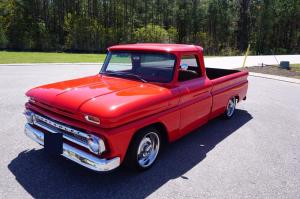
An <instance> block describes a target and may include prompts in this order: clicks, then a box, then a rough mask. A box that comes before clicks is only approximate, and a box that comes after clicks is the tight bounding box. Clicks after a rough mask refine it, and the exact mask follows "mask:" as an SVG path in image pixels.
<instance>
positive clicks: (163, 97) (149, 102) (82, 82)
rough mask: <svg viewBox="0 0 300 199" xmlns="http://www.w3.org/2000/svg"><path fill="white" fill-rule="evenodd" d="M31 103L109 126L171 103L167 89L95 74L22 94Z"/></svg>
mask: <svg viewBox="0 0 300 199" xmlns="http://www.w3.org/2000/svg"><path fill="white" fill-rule="evenodd" d="M26 95H27V96H29V97H31V98H33V99H34V100H35V101H38V102H40V103H43V104H46V105H48V106H51V107H54V108H57V109H60V110H63V111H66V112H69V113H83V114H88V115H92V116H96V117H99V118H100V122H101V125H102V126H105V127H113V126H117V125H120V124H121V123H125V122H129V121H131V120H134V119H137V118H139V117H142V116H145V115H146V114H153V113H155V112H158V111H162V110H164V109H167V108H168V107H169V106H170V105H172V104H174V102H173V101H172V100H170V99H171V98H174V94H172V93H171V91H170V90H169V89H167V88H164V87H160V86H157V85H154V84H150V83H143V82H138V81H133V80H128V79H122V78H116V77H108V76H103V75H95V76H90V77H85V78H80V79H74V80H68V81H63V82H58V83H53V84H47V85H44V86H40V87H37V88H33V89H31V90H29V91H28V92H27V93H26Z"/></svg>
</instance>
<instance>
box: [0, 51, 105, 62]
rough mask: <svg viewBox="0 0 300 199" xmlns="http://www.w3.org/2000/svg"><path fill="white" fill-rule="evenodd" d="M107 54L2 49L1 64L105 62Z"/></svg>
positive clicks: (0, 52)
mask: <svg viewBox="0 0 300 199" xmlns="http://www.w3.org/2000/svg"><path fill="white" fill-rule="evenodd" d="M105 56H106V55H105V54H79V53H45V52H7V51H0V64H14V63H83V62H92V63H99V62H103V61H104V58H105Z"/></svg>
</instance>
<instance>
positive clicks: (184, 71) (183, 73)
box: [178, 55, 202, 82]
mask: <svg viewBox="0 0 300 199" xmlns="http://www.w3.org/2000/svg"><path fill="white" fill-rule="evenodd" d="M201 76H202V74H201V70H200V67H199V64H198V61H197V58H196V55H183V56H182V57H181V61H180V70H179V74H178V81H180V82H182V81H187V80H191V79H195V78H198V77H201Z"/></svg>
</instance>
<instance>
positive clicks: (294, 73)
mask: <svg viewBox="0 0 300 199" xmlns="http://www.w3.org/2000/svg"><path fill="white" fill-rule="evenodd" d="M248 71H249V72H254V73H263V74H269V75H278V76H284V77H291V78H297V79H300V64H297V65H291V66H290V69H289V70H287V69H282V68H280V67H278V66H253V67H248Z"/></svg>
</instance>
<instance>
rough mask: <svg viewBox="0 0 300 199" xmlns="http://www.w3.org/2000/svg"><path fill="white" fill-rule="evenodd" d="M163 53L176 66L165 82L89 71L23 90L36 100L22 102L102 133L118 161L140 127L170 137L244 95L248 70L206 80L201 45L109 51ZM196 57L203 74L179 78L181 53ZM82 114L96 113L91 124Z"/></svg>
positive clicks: (140, 46) (122, 47)
mask: <svg viewBox="0 0 300 199" xmlns="http://www.w3.org/2000/svg"><path fill="white" fill-rule="evenodd" d="M120 50H121V51H150V52H165V53H170V54H174V55H175V56H176V70H175V73H174V77H173V80H172V81H171V82H170V83H143V82H139V81H134V80H129V79H122V78H119V77H109V76H104V75H100V74H97V75H94V76H90V77H85V78H80V79H74V80H68V81H63V82H58V83H54V84H48V85H44V86H40V87H37V88H34V89H31V90H30V91H28V92H27V93H26V95H27V96H29V97H31V98H33V99H34V100H35V102H34V103H33V102H28V103H26V107H27V108H28V109H31V110H33V111H36V112H38V113H40V114H43V115H45V116H48V117H50V118H53V119H55V120H57V121H60V122H63V123H66V124H68V125H71V126H74V127H77V128H79V129H83V130H85V131H87V132H90V133H93V134H96V135H98V136H100V137H102V138H104V140H105V143H106V146H107V148H108V149H109V150H108V152H106V153H104V154H102V155H101V157H105V158H113V157H117V156H119V157H120V158H121V161H122V160H123V159H124V157H125V155H126V151H127V148H128V146H129V143H130V141H131V139H132V137H133V135H134V134H135V133H136V132H137V131H138V130H139V129H141V128H143V127H145V126H148V125H151V124H154V123H160V124H161V125H163V126H164V127H165V129H166V131H167V137H168V140H169V141H170V142H172V141H174V140H177V139H179V138H180V137H182V136H184V135H185V134H187V133H188V132H190V131H192V130H193V129H195V128H198V127H199V126H201V125H203V124H205V123H206V122H207V121H208V120H210V119H212V118H214V117H216V116H218V115H220V114H222V113H223V112H224V111H225V108H226V105H227V103H228V100H229V99H230V98H231V97H233V96H236V97H238V99H239V100H242V99H244V98H245V97H246V93H247V88H248V81H247V77H248V72H237V73H234V74H230V75H227V76H223V77H220V78H217V79H214V80H210V79H209V78H208V77H207V76H206V70H205V67H204V60H203V53H202V48H201V47H199V46H193V45H179V44H133V45H118V46H113V47H110V48H109V51H120ZM184 54H194V55H196V56H197V57H198V60H199V62H200V63H199V64H200V67H201V71H202V74H203V76H202V77H200V78H196V79H193V80H188V81H185V82H178V81H177V79H178V71H179V67H180V66H179V63H180V59H181V56H182V55H184ZM84 114H88V115H92V116H96V117H98V118H100V120H101V124H100V125H97V124H91V123H89V122H87V121H86V120H85V119H84Z"/></svg>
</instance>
